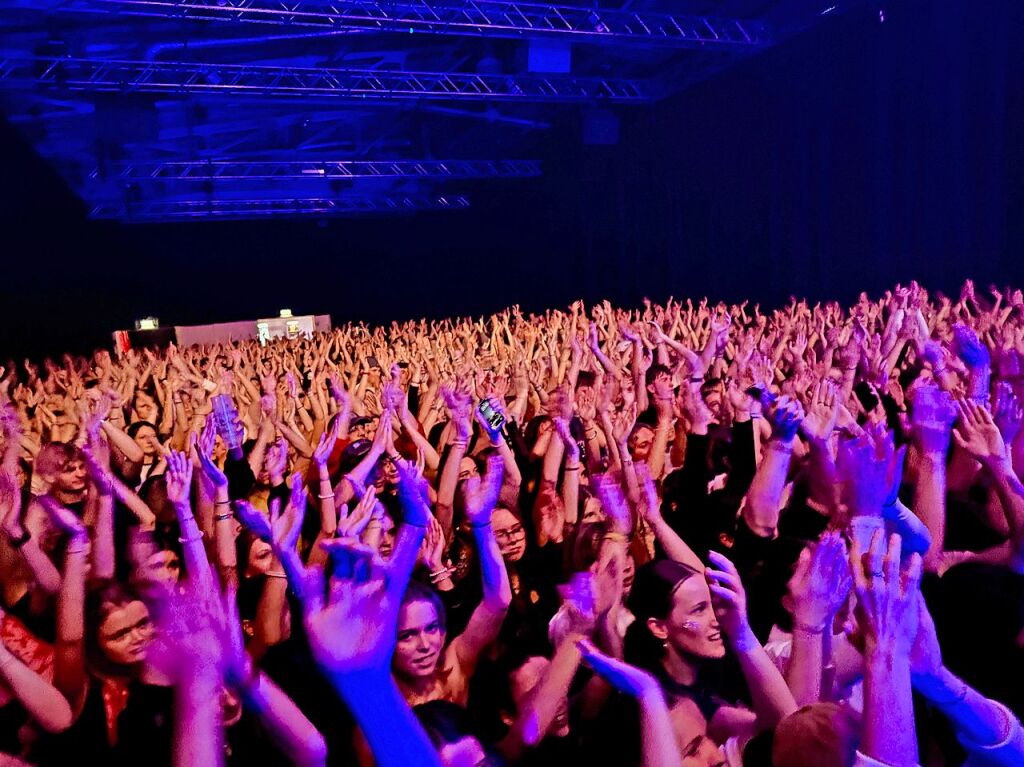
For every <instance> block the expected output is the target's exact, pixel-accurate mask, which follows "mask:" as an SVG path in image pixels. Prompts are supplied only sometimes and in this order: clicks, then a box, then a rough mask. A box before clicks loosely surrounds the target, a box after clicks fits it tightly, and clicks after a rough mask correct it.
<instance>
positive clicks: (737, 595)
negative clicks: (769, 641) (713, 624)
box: [704, 551, 757, 651]
mask: <svg viewBox="0 0 1024 767" xmlns="http://www.w3.org/2000/svg"><path fill="white" fill-rule="evenodd" d="M708 559H710V560H711V564H712V567H709V568H707V569H706V570H705V571H704V575H705V577H706V578H707V580H708V589H709V590H710V591H711V602H712V604H713V606H714V608H715V616H716V617H717V618H718V622H719V623H720V624H721V626H722V630H723V631H724V632H725V635H726V637H727V638H728V639H729V641H730V642H731V643H732V644H733V646H734V647H735V648H736V649H737V650H741V651H742V650H747V649H750V648H751V647H752V646H753V645H754V644H756V643H757V639H756V638H755V637H754V632H753V631H752V630H751V629H750V623H749V622H748V619H747V592H746V590H745V589H744V588H743V581H741V580H740V574H739V572H738V571H737V570H736V566H735V565H734V564H733V563H732V562H731V561H730V560H729V559H728V558H727V557H725V556H723V555H722V554H719V553H718V552H717V551H710V552H708Z"/></svg>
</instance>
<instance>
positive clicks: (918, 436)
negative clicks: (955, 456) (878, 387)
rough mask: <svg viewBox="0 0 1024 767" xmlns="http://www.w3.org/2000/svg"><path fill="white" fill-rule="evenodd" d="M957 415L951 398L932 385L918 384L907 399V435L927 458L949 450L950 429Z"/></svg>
mask: <svg viewBox="0 0 1024 767" xmlns="http://www.w3.org/2000/svg"><path fill="white" fill-rule="evenodd" d="M956 415H957V411H956V407H955V405H954V404H953V398H952V397H951V396H950V395H949V393H948V392H945V391H943V390H942V389H940V388H939V387H938V386H935V385H934V384H920V385H918V386H917V387H916V388H915V389H914V393H913V396H912V397H911V399H910V432H911V436H912V437H913V439H914V443H915V444H916V445H917V446H918V448H919V449H920V450H921V451H922V452H923V453H926V454H928V455H932V456H941V457H942V458H943V459H944V458H945V456H946V453H947V451H948V450H949V439H950V428H951V427H952V425H953V421H954V420H955V419H956Z"/></svg>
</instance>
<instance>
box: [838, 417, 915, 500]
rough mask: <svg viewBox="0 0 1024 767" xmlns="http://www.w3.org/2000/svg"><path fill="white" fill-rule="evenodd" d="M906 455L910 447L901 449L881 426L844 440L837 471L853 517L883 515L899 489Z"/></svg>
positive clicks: (844, 496)
mask: <svg viewBox="0 0 1024 767" xmlns="http://www.w3.org/2000/svg"><path fill="white" fill-rule="evenodd" d="M905 456H906V446H901V447H900V448H899V449H898V450H897V449H896V447H895V443H894V440H893V435H892V432H890V431H889V430H887V429H886V428H885V427H884V426H881V425H878V424H875V425H869V426H868V427H867V428H865V429H863V430H861V431H860V432H859V433H858V434H857V435H856V436H853V437H845V438H843V439H840V441H839V450H838V453H837V456H836V469H837V471H838V475H839V479H840V481H841V482H842V484H843V501H844V503H846V505H847V507H848V508H849V510H850V513H851V514H852V515H853V516H877V515H879V514H881V511H882V508H883V506H885V505H886V504H888V503H890V502H891V501H892V500H893V498H894V496H895V494H896V492H897V491H898V490H899V484H900V481H901V479H902V476H903V459H904V457H905Z"/></svg>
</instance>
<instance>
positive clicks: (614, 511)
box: [593, 474, 633, 536]
mask: <svg viewBox="0 0 1024 767" xmlns="http://www.w3.org/2000/svg"><path fill="white" fill-rule="evenodd" d="M593 485H594V491H595V492H596V493H597V497H598V498H599V499H600V501H601V511H603V512H604V514H605V516H606V517H608V519H609V521H610V522H611V523H612V525H613V527H614V528H615V532H617V533H619V534H621V535H627V536H628V535H630V534H631V533H632V532H633V519H632V516H631V515H630V513H629V506H628V505H627V503H626V498H625V496H624V495H623V494H622V487H621V486H620V485H619V483H618V482H616V481H615V480H614V479H612V478H611V477H610V476H608V475H607V474H602V475H600V476H598V477H595V478H594V482H593Z"/></svg>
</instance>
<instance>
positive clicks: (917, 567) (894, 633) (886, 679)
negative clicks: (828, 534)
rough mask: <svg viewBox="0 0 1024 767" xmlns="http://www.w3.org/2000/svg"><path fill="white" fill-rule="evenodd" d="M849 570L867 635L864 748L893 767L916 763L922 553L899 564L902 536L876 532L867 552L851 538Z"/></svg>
mask: <svg viewBox="0 0 1024 767" xmlns="http://www.w3.org/2000/svg"><path fill="white" fill-rule="evenodd" d="M850 569H851V570H852V571H853V581H854V587H855V589H856V591H857V601H858V604H859V608H858V610H859V612H858V624H859V626H860V628H861V630H862V632H863V633H864V716H863V725H862V726H863V731H862V733H863V734H862V736H861V743H860V751H861V752H862V753H863V754H864V755H865V756H868V757H870V758H872V759H877V760H878V761H880V762H883V763H884V764H887V765H892V767H913V765H916V764H917V763H918V756H917V734H916V731H915V729H914V704H913V698H912V696H911V688H910V657H909V651H910V645H911V643H912V642H913V639H914V635H915V633H916V624H917V610H918V608H917V599H918V586H919V584H920V580H921V557H920V555H918V554H912V555H911V556H910V558H909V559H908V560H907V564H906V566H905V567H903V568H902V569H901V566H900V539H899V536H898V535H894V536H891V537H890V539H889V542H888V547H886V546H885V543H884V538H883V535H882V533H881V532H880V531H879V532H876V533H875V535H874V537H873V539H872V541H871V548H870V549H869V550H868V552H867V554H866V555H864V554H863V550H862V549H861V548H860V546H859V545H858V544H857V541H856V540H854V541H853V545H852V546H851V549H850Z"/></svg>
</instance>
